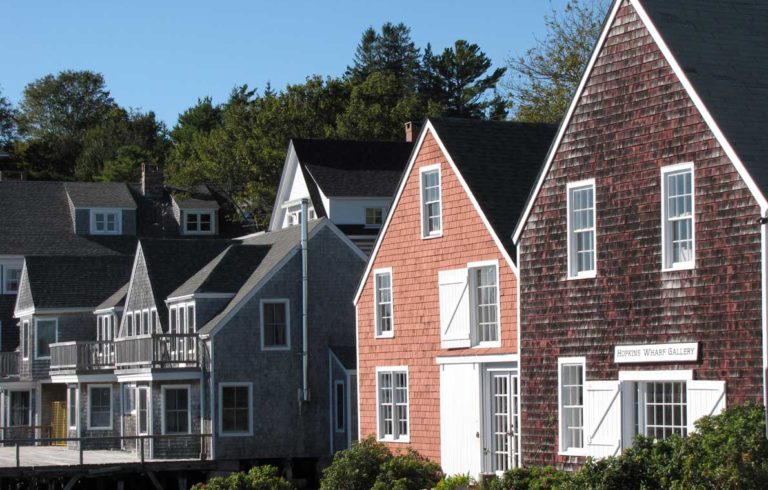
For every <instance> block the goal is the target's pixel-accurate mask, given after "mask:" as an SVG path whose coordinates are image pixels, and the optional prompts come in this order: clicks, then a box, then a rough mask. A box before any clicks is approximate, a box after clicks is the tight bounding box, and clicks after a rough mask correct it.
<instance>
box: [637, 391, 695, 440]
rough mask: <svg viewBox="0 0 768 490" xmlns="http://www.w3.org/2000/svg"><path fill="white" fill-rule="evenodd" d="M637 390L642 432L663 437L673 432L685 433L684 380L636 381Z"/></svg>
mask: <svg viewBox="0 0 768 490" xmlns="http://www.w3.org/2000/svg"><path fill="white" fill-rule="evenodd" d="M637 390H638V400H639V403H640V404H642V408H641V413H643V414H644V417H645V420H644V422H645V427H644V431H643V433H644V434H645V435H646V436H647V437H654V438H657V439H664V438H666V437H669V436H671V435H673V434H678V435H681V436H685V435H686V434H687V431H688V428H687V413H688V407H687V403H686V399H685V396H686V395H685V392H686V384H685V382H649V383H638V388H637Z"/></svg>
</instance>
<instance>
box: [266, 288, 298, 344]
mask: <svg viewBox="0 0 768 490" xmlns="http://www.w3.org/2000/svg"><path fill="white" fill-rule="evenodd" d="M289 305H290V302H289V301H288V300H287V299H263V300H261V325H262V328H261V348H262V350H288V349H290V348H291V338H290V337H291V336H290V332H291V329H290V312H289Z"/></svg>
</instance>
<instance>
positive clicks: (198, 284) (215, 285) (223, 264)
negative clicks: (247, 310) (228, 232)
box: [169, 244, 271, 298]
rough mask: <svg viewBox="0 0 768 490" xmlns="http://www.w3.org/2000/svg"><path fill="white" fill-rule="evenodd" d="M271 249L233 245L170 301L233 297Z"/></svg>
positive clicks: (173, 294)
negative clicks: (221, 295)
mask: <svg viewBox="0 0 768 490" xmlns="http://www.w3.org/2000/svg"><path fill="white" fill-rule="evenodd" d="M270 248H271V246H270V245H244V244H235V245H230V246H229V247H227V249H226V250H224V251H223V252H221V253H220V254H219V255H217V256H216V257H215V258H214V259H213V260H211V261H210V262H209V263H208V264H206V266H205V267H203V268H202V269H200V270H199V271H198V272H197V273H196V274H195V275H194V276H192V277H191V278H189V280H187V281H186V282H185V283H184V284H182V285H181V286H180V287H179V288H178V289H176V291H174V292H172V293H171V294H170V296H169V298H178V297H181V296H187V295H190V294H196V293H233V294H234V293H236V292H237V291H238V290H239V289H240V287H241V286H242V285H243V283H244V282H245V281H246V280H247V279H248V277H249V276H250V275H251V272H253V271H254V270H255V269H256V267H258V265H259V264H260V263H261V261H262V260H264V257H265V256H266V255H267V253H268V252H269V249H270Z"/></svg>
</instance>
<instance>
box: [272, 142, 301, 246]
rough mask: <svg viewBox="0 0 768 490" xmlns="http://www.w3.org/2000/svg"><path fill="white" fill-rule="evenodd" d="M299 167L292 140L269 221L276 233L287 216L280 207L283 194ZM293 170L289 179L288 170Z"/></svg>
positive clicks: (289, 143)
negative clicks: (284, 216)
mask: <svg viewBox="0 0 768 490" xmlns="http://www.w3.org/2000/svg"><path fill="white" fill-rule="evenodd" d="M298 165H299V159H298V156H297V155H296V150H295V149H294V148H293V140H290V141H289V142H288V151H287V152H286V155H285V163H283V172H282V174H280V184H279V185H278V187H277V193H276V194H275V204H274V205H273V206H272V218H270V220H269V228H268V229H269V231H275V230H279V229H280V226H279V224H280V223H282V222H283V215H284V214H285V213H284V211H283V209H282V206H280V201H281V200H283V198H284V197H283V194H285V192H286V191H288V190H290V189H289V185H290V184H289V183H288V181H289V180H290V181H291V182H293V176H294V174H295V173H296V171H297V170H298ZM290 168H292V169H293V172H292V173H291V175H290V177H291V178H290V179H289V178H288V173H289V172H288V169H290Z"/></svg>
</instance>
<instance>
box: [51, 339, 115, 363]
mask: <svg viewBox="0 0 768 490" xmlns="http://www.w3.org/2000/svg"><path fill="white" fill-rule="evenodd" d="M114 367H115V344H114V342H112V341H111V340H106V341H76V342H59V343H57V344H51V370H67V369H75V370H77V371H96V370H100V369H113V368H114Z"/></svg>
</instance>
